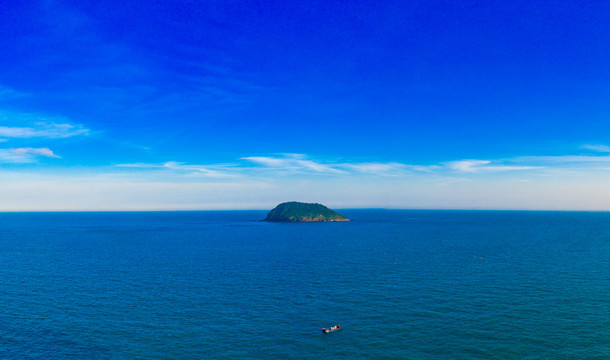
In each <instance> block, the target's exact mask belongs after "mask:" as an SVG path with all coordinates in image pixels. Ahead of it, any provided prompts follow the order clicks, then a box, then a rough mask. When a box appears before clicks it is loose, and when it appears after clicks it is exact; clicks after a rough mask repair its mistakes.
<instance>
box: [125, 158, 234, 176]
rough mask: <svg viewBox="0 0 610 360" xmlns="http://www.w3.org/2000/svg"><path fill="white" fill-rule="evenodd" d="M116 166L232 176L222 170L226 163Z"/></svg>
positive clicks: (169, 163)
mask: <svg viewBox="0 0 610 360" xmlns="http://www.w3.org/2000/svg"><path fill="white" fill-rule="evenodd" d="M116 166H118V167H123V168H134V169H157V170H164V169H167V170H174V171H180V172H189V173H195V174H198V175H201V176H205V177H213V178H224V177H231V176H234V175H233V174H231V173H229V172H227V171H224V170H223V169H224V168H227V167H228V166H227V165H186V164H184V163H180V162H177V161H168V162H165V163H162V164H145V163H133V164H118V165H116Z"/></svg>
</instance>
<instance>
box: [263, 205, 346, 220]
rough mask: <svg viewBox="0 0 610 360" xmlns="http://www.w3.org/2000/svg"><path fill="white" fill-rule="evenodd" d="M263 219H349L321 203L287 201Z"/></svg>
mask: <svg viewBox="0 0 610 360" xmlns="http://www.w3.org/2000/svg"><path fill="white" fill-rule="evenodd" d="M263 221H271V222H329V221H349V219H348V218H346V217H345V216H343V215H341V214H339V213H338V212H336V211H333V210H331V209H329V208H327V207H326V206H324V205H321V204H312V203H302V202H297V201H291V202H285V203H281V204H279V205H278V206H276V207H275V208H274V209H273V210H271V211H269V214H267V217H266V218H265V220H263Z"/></svg>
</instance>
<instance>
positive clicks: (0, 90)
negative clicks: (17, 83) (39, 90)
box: [0, 85, 26, 101]
mask: <svg viewBox="0 0 610 360" xmlns="http://www.w3.org/2000/svg"><path fill="white" fill-rule="evenodd" d="M24 96H26V94H24V93H22V92H19V91H17V90H14V89H11V88H9V87H6V86H2V85H0V101H3V100H9V99H15V98H20V97H24Z"/></svg>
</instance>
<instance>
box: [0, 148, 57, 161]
mask: <svg viewBox="0 0 610 360" xmlns="http://www.w3.org/2000/svg"><path fill="white" fill-rule="evenodd" d="M38 157H48V158H56V159H60V158H61V157H60V156H58V155H56V154H55V153H53V151H52V150H51V149H49V148H31V147H28V148H15V149H0V163H14V164H20V163H21V164H22V163H31V162H35V161H36V158H38Z"/></svg>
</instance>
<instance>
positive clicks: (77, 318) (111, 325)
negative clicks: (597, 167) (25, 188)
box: [0, 210, 610, 359]
mask: <svg viewBox="0 0 610 360" xmlns="http://www.w3.org/2000/svg"><path fill="white" fill-rule="evenodd" d="M343 213H344V214H345V215H347V216H348V217H350V218H352V219H353V221H352V222H349V223H325V224H278V223H263V222H258V221H256V220H258V219H262V218H264V216H265V214H266V212H264V211H227V212H152V213H3V214H0V301H1V306H2V310H1V311H0V358H1V359H52V358H60V359H320V358H322V357H323V358H333V359H337V358H339V359H608V358H610V213H595V212H590V213H587V212H503V211H395V210H345V211H343ZM337 323H340V324H341V325H342V326H343V330H342V331H339V332H335V333H332V334H322V333H321V332H320V328H322V327H328V326H331V325H335V324H337Z"/></svg>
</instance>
